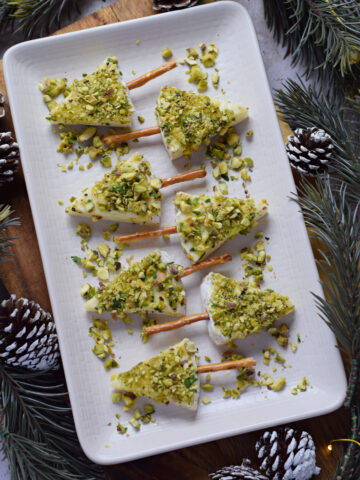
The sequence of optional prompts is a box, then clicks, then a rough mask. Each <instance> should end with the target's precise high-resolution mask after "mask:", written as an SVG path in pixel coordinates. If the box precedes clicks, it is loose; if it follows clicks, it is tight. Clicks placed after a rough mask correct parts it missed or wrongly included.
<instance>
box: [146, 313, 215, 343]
mask: <svg viewBox="0 0 360 480" xmlns="http://www.w3.org/2000/svg"><path fill="white" fill-rule="evenodd" d="M200 320H209V314H208V313H207V312H203V313H195V315H189V316H187V317H182V318H179V319H178V320H172V321H171V322H166V323H159V324H157V325H151V326H149V327H145V328H144V332H145V335H147V336H148V337H150V335H154V334H155V333H160V332H169V331H170V330H176V329H177V328H181V327H183V326H185V325H190V324H191V323H195V322H199V321H200Z"/></svg>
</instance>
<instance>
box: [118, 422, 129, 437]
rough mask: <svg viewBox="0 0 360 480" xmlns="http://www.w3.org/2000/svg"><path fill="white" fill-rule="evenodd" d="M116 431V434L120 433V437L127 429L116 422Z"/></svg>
mask: <svg viewBox="0 0 360 480" xmlns="http://www.w3.org/2000/svg"><path fill="white" fill-rule="evenodd" d="M116 430H117V431H118V433H120V434H121V435H123V434H124V433H126V432H127V427H124V425H121V423H120V422H118V424H117V426H116Z"/></svg>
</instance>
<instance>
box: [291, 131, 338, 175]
mask: <svg viewBox="0 0 360 480" xmlns="http://www.w3.org/2000/svg"><path fill="white" fill-rule="evenodd" d="M333 148H334V146H333V144H332V140H331V137H330V135H329V134H327V133H326V132H325V131H324V130H322V129H320V128H317V127H312V128H297V129H296V130H295V132H294V135H289V137H288V143H287V144H286V151H287V154H288V158H289V161H290V164H291V166H292V167H293V168H295V169H296V170H298V171H299V172H300V173H302V174H305V175H312V176H314V175H319V174H320V175H321V174H323V173H325V172H327V170H328V165H327V164H328V162H329V159H330V157H331V155H332V150H333Z"/></svg>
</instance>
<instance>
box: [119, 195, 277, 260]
mask: <svg viewBox="0 0 360 480" xmlns="http://www.w3.org/2000/svg"><path fill="white" fill-rule="evenodd" d="M174 204H175V209H176V226H173V227H164V228H159V229H156V230H148V231H146V232H141V233H132V234H129V235H119V236H118V237H117V241H119V242H121V243H128V242H136V241H137V240H142V239H144V238H151V237H161V236H163V235H170V234H173V233H179V235H180V241H181V246H182V248H183V250H184V252H185V253H186V255H187V257H188V258H189V259H190V260H191V261H192V262H198V261H199V260H202V259H204V258H206V257H207V256H208V255H210V253H212V252H213V251H214V250H216V249H217V248H219V247H220V245H222V244H223V243H224V242H226V241H227V240H230V239H231V238H233V237H235V236H236V235H238V234H241V235H247V234H248V233H249V232H250V231H251V230H252V229H253V228H254V227H255V226H256V225H257V220H259V219H260V218H261V217H263V216H264V215H265V214H266V213H267V210H268V204H267V202H266V200H262V201H261V202H255V201H254V199H253V198H251V197H250V198H244V199H240V198H236V197H233V198H231V197H224V196H222V195H219V194H215V196H214V197H210V196H208V195H203V194H201V195H192V194H190V193H184V192H178V193H177V194H176V197H175V199H174Z"/></svg>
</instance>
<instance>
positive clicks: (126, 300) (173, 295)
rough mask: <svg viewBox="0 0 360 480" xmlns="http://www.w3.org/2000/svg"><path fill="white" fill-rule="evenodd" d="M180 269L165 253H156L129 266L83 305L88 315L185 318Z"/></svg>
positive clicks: (183, 290)
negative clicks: (143, 314)
mask: <svg viewBox="0 0 360 480" xmlns="http://www.w3.org/2000/svg"><path fill="white" fill-rule="evenodd" d="M182 271H183V267H181V266H180V265H176V264H174V263H173V262H171V261H170V259H169V257H168V255H167V253H166V252H161V251H159V250H155V251H153V252H152V253H150V254H149V255H147V256H146V257H144V258H142V259H141V260H139V261H137V262H133V263H132V264H130V266H129V267H128V269H127V270H122V271H121V272H120V273H119V274H118V275H117V276H116V277H114V279H113V280H112V281H111V282H110V283H109V284H108V285H106V287H105V289H103V290H98V291H96V294H95V296H93V297H92V298H91V299H89V300H88V301H87V302H86V303H85V309H86V310H87V311H88V312H97V313H100V314H101V313H103V312H111V313H115V314H119V315H122V314H127V313H155V314H156V315H168V316H174V317H178V316H184V315H185V313H186V303H185V289H184V287H183V284H182V282H181V275H182Z"/></svg>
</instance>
